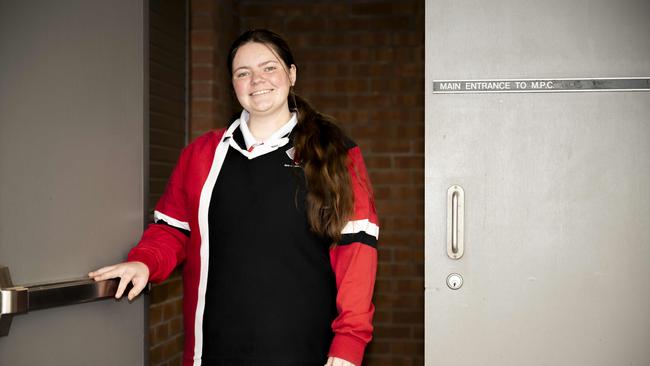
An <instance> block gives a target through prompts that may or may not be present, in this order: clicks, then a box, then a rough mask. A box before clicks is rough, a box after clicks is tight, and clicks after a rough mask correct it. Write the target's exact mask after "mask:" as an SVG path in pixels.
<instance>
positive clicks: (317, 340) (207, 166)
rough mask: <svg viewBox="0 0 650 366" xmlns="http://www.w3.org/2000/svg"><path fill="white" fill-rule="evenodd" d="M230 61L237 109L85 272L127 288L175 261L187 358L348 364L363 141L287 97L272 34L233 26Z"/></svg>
mask: <svg viewBox="0 0 650 366" xmlns="http://www.w3.org/2000/svg"><path fill="white" fill-rule="evenodd" d="M228 68H229V71H230V73H231V75H232V83H233V88H234V91H235V93H236V95H237V99H238V100H239V103H240V104H241V105H242V107H243V111H242V113H241V116H240V118H239V119H237V120H236V121H234V122H233V123H232V124H231V125H230V127H229V128H227V129H221V130H217V131H212V132H209V133H207V134H205V135H203V136H202V137H200V138H198V139H197V140H196V141H194V142H193V143H191V144H190V145H188V146H187V147H186V148H185V149H184V150H183V152H182V154H181V156H180V158H179V161H178V164H177V166H176V168H175V169H174V171H173V173H172V176H171V177H170V180H169V183H168V185H167V189H166V191H165V193H164V195H163V196H162V198H161V199H160V201H159V202H158V204H157V205H156V210H155V212H154V221H155V223H154V224H151V225H150V226H149V227H148V228H147V229H146V230H145V232H144V234H143V237H142V239H141V241H140V242H139V243H138V245H137V246H136V247H134V248H133V249H132V250H131V251H130V252H129V255H128V262H125V263H121V264H117V265H113V266H108V267H104V268H101V269H99V270H97V271H95V272H91V273H90V274H89V275H90V276H91V277H93V278H95V280H105V279H108V278H115V277H120V278H121V280H120V285H119V287H118V290H117V293H116V297H117V298H119V297H121V296H122V293H123V292H124V289H125V288H126V285H127V283H129V282H131V283H133V289H132V290H131V291H130V292H129V294H128V298H129V299H133V298H134V297H135V296H137V295H138V293H139V292H140V291H141V290H142V289H143V288H144V287H145V285H146V283H147V282H148V281H152V282H160V281H163V280H164V279H165V278H167V276H169V274H170V272H171V271H172V270H173V269H174V268H175V267H176V266H177V265H178V264H180V263H184V267H183V283H184V298H183V304H184V305H183V310H184V323H185V324H184V326H185V350H184V361H183V364H184V365H236V366H240V365H242V366H243V365H247V366H248V365H250V366H256V365H260V366H261V365H264V366H274V365H277V366H280V365H282V366H294V365H295V366H298V365H300V366H312V365H313V366H322V365H323V364H326V365H328V366H349V365H355V366H359V365H361V361H362V358H363V354H364V350H365V347H366V344H367V343H368V342H369V341H370V339H371V337H372V329H373V327H372V316H373V313H374V306H373V304H372V302H371V298H372V293H373V287H374V282H375V271H376V266H377V251H376V245H377V237H378V230H379V229H378V226H377V216H376V213H375V208H374V204H373V200H372V190H371V186H370V182H369V179H368V175H367V173H366V168H365V165H364V162H363V159H362V157H361V152H360V150H359V148H358V147H357V146H355V145H354V143H352V142H351V141H350V140H349V139H347V138H346V137H345V136H344V135H343V133H342V132H341V130H340V129H339V128H338V127H337V126H336V125H334V124H333V123H332V122H331V121H330V119H329V118H327V117H326V116H324V115H322V114H320V113H318V112H316V111H315V110H314V109H313V108H312V107H311V106H310V105H309V104H308V103H307V102H306V101H304V100H303V99H301V98H300V97H298V96H297V95H295V93H294V92H293V86H294V85H295V83H296V80H297V69H296V64H295V61H294V59H293V56H292V54H291V51H290V50H289V47H288V45H287V44H286V42H285V41H284V40H283V39H282V38H280V36H278V35H277V34H275V33H273V32H271V31H268V30H252V31H247V32H245V33H243V34H242V35H241V36H240V37H239V38H238V39H237V40H235V42H234V43H233V45H232V47H231V50H230V53H229V57H228Z"/></svg>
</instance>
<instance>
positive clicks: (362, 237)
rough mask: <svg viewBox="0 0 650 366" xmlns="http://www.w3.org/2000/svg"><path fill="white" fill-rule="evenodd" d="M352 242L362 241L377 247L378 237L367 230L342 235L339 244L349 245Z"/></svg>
mask: <svg viewBox="0 0 650 366" xmlns="http://www.w3.org/2000/svg"><path fill="white" fill-rule="evenodd" d="M352 243H361V244H365V245H368V246H371V247H373V248H375V249H377V238H375V237H374V236H372V235H370V234H367V233H366V232H365V231H360V232H358V233H354V234H343V235H341V240H340V241H339V242H338V245H349V244H352Z"/></svg>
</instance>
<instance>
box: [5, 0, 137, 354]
mask: <svg viewBox="0 0 650 366" xmlns="http://www.w3.org/2000/svg"><path fill="white" fill-rule="evenodd" d="M145 10H146V6H145V5H144V3H143V2H140V1H131V0H120V1H87V0H66V1H10V0H1V1H0V265H3V266H7V267H8V268H9V271H10V273H11V277H12V280H13V283H14V284H30V283H34V282H51V281H57V280H64V279H69V278H79V277H84V276H86V274H87V273H88V272H89V271H90V270H93V269H96V268H99V267H100V266H102V265H106V264H110V263H114V262H116V261H121V260H123V259H124V258H125V255H126V253H127V251H128V249H129V247H131V246H132V245H133V244H134V243H135V242H136V241H137V240H138V238H139V236H140V234H141V233H142V229H143V222H144V199H145V198H144V197H145V195H144V191H145V187H144V182H145V181H144V167H145V165H144V162H145V157H144V151H145V149H144V147H145V142H144V136H145V134H144V131H145V128H146V123H145V122H146V119H145V113H146V109H145V95H146V93H145V83H146V72H145V66H146V57H145V51H146V44H147V43H146V42H145V36H146V32H145V30H146V28H145V27H146V18H145V14H146V11H145ZM144 314H145V301H143V299H142V298H140V299H138V300H136V301H135V302H134V303H132V304H129V303H128V302H127V301H120V302H116V301H114V300H108V301H101V302H93V303H86V304H77V305H71V306H62V307H56V308H51V309H46V310H39V311H33V312H29V313H27V314H24V315H19V316H15V317H14V318H13V322H12V324H11V328H10V330H9V334H8V335H7V336H5V337H0V365H3V366H5V365H6V366H20V365H66V366H71V365H90V364H92V365H142V364H144V361H145V344H144V340H145V316H144Z"/></svg>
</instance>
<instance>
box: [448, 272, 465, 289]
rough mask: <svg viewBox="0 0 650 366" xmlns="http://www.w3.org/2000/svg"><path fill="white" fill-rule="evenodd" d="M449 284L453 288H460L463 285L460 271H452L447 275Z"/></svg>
mask: <svg viewBox="0 0 650 366" xmlns="http://www.w3.org/2000/svg"><path fill="white" fill-rule="evenodd" d="M447 286H448V287H449V288H450V289H452V290H458V289H459V288H461V286H463V276H461V275H459V274H458V273H452V274H450V275H449V276H447Z"/></svg>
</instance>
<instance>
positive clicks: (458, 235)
mask: <svg viewBox="0 0 650 366" xmlns="http://www.w3.org/2000/svg"><path fill="white" fill-rule="evenodd" d="M464 207H465V192H464V191H463V188H462V187H461V186H458V185H453V186H451V187H449V189H448V190H447V255H448V256H449V258H451V259H460V257H462V256H463V253H464V251H465V242H464V231H465V209H464Z"/></svg>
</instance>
